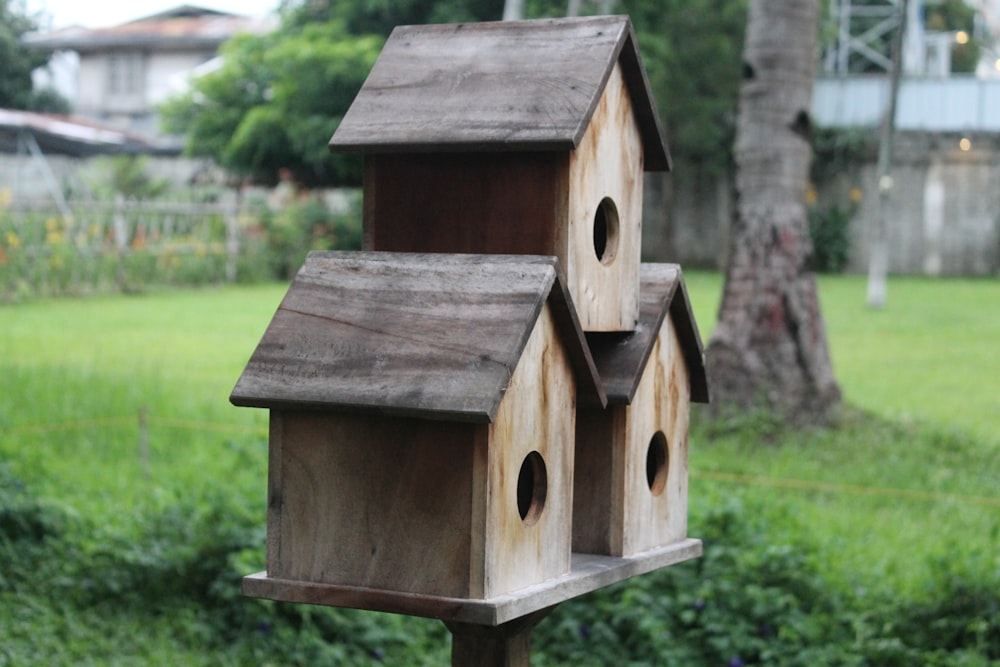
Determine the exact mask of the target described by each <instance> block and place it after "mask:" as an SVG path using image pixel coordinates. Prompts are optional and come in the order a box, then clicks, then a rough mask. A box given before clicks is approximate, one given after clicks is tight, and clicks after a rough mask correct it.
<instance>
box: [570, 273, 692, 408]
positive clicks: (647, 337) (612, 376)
mask: <svg viewBox="0 0 1000 667" xmlns="http://www.w3.org/2000/svg"><path fill="white" fill-rule="evenodd" d="M639 281H640V287H639V323H638V324H637V325H636V328H635V331H633V332H630V333H626V334H607V333H599V334H591V333H588V334H587V340H588V342H589V343H590V348H591V353H592V354H593V357H594V363H595V364H596V365H597V371H598V373H599V374H600V376H601V381H602V382H603V383H604V388H605V391H606V392H607V395H608V402H611V403H625V404H628V403H631V402H632V399H633V397H634V396H635V391H636V388H637V387H638V386H639V380H640V379H641V378H642V373H643V371H644V370H645V368H646V362H647V361H648V360H649V356H650V353H651V352H652V350H653V344H654V343H655V342H656V338H657V336H658V335H659V333H660V329H661V327H662V326H663V323H664V321H665V320H666V317H667V314H668V313H669V315H670V321H671V323H672V324H673V326H674V330H675V331H676V332H677V337H678V339H679V340H680V345H681V351H682V354H683V357H684V363H685V364H686V365H687V370H688V375H689V377H690V382H691V401H692V402H695V403H708V378H707V376H706V373H705V354H704V349H703V348H702V344H701V336H700V335H699V333H698V325H697V323H696V322H695V319H694V314H693V313H692V312H691V302H690V301H689V299H688V295H687V288H686V287H685V285H684V275H683V274H682V273H681V267H680V266H678V265H677V264H642V266H641V269H640V276H639Z"/></svg>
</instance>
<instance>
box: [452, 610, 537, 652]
mask: <svg viewBox="0 0 1000 667" xmlns="http://www.w3.org/2000/svg"><path fill="white" fill-rule="evenodd" d="M552 610H553V607H549V608H548V609H542V610H540V611H536V612H534V613H532V614H528V615H527V616H522V617H521V618H518V619H515V620H513V621H508V622H506V623H503V624H501V625H497V626H487V625H474V624H471V623H454V622H445V625H446V626H447V627H448V630H449V632H451V667H529V666H530V665H531V633H532V632H534V630H535V626H536V625H538V623H539V622H541V621H542V619H544V618H545V617H546V616H548V615H549V614H550V613H551V612H552Z"/></svg>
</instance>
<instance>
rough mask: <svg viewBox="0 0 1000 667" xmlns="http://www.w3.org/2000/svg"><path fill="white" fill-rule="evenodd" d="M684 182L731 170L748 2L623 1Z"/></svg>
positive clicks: (721, 0)
mask: <svg viewBox="0 0 1000 667" xmlns="http://www.w3.org/2000/svg"><path fill="white" fill-rule="evenodd" d="M620 10H621V11H622V12H625V13H629V14H630V15H631V17H632V20H633V22H634V23H635V27H636V33H637V35H638V38H639V43H640V45H641V49H642V55H643V63H644V64H645V66H646V69H647V72H648V75H649V81H650V85H651V86H652V88H653V94H654V96H655V98H656V103H657V107H658V110H659V112H660V114H661V116H662V117H663V118H664V126H665V128H666V132H667V139H668V142H669V145H670V150H671V153H672V155H673V157H674V159H675V161H677V162H678V165H677V166H676V167H675V171H676V173H677V175H678V177H680V178H684V174H686V173H691V172H692V171H694V172H701V173H709V174H713V173H714V174H717V173H722V172H724V171H725V170H727V169H728V168H729V165H730V162H731V156H732V144H733V138H734V135H735V119H736V103H737V99H738V96H739V76H740V61H741V53H742V50H743V37H744V32H745V26H746V12H747V9H746V2H745V0H696V1H691V0H669V1H667V2H662V1H661V2H648V1H644V0H642V1H638V2H636V1H633V0H623V2H622V3H621V6H620Z"/></svg>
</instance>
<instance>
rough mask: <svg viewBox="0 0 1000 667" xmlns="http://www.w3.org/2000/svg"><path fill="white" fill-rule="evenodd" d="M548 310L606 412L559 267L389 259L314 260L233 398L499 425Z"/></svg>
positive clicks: (584, 385) (581, 392)
mask: <svg viewBox="0 0 1000 667" xmlns="http://www.w3.org/2000/svg"><path fill="white" fill-rule="evenodd" d="M546 303H547V304H548V305H549V307H550V308H551V311H552V315H553V318H554V320H555V323H556V326H557V328H558V330H559V334H560V339H561V340H562V342H563V343H564V344H565V346H566V351H567V355H568V357H569V359H570V363H571V365H572V370H573V373H574V377H575V380H576V384H577V391H578V397H579V398H580V399H581V400H583V401H584V402H585V403H589V404H596V405H602V406H603V405H605V404H606V398H605V396H604V392H603V389H602V388H601V386H600V382H599V380H598V378H597V374H596V370H595V368H594V364H593V360H592V359H591V357H590V352H589V350H588V348H587V346H586V341H585V339H584V336H583V333H582V331H581V329H580V325H579V322H578V320H577V317H576V311H575V310H574V308H573V305H572V302H571V301H570V296H569V293H568V291H567V290H566V287H565V281H564V280H563V279H562V278H561V276H560V270H559V266H558V262H557V260H556V258H554V257H543V256H519V255H450V254H415V253H388V252H313V253H310V254H309V256H308V257H307V259H306V261H305V264H304V265H303V267H302V269H301V270H300V271H299V273H298V275H296V276H295V280H294V281H293V282H292V285H291V287H290V288H289V289H288V292H287V294H286V295H285V297H284V299H283V300H282V302H281V305H279V306H278V310H277V312H276V313H275V315H274V318H273V319H272V320H271V323H270V324H269V325H268V327H267V330H266V331H265V332H264V335H263V338H262V339H261V341H260V344H259V345H258V346H257V348H256V350H254V352H253V355H252V356H251V357H250V361H249V362H248V364H247V366H246V368H245V369H244V371H243V374H242V375H241V376H240V378H239V380H238V382H237V383H236V387H235V389H233V393H232V395H231V396H230V400H231V401H232V402H233V403H234V404H236V405H241V406H250V407H264V408H296V409H300V408H301V409H335V410H354V411H374V412H381V413H386V414H394V415H401V416H414V417H424V418H431V419H446V420H459V421H473V422H489V421H492V420H493V418H494V417H495V415H496V411H497V408H498V407H499V406H500V402H501V401H502V399H503V397H504V392H505V391H506V389H507V386H508V384H509V383H510V380H511V377H512V374H513V373H514V369H515V367H516V366H517V363H518V360H519V359H520V357H521V354H522V352H523V350H524V348H525V345H526V343H527V340H528V336H529V335H530V334H531V331H532V330H533V328H534V326H535V322H536V321H537V320H538V317H539V315H540V313H541V310H542V308H543V306H544V305H545V304H546Z"/></svg>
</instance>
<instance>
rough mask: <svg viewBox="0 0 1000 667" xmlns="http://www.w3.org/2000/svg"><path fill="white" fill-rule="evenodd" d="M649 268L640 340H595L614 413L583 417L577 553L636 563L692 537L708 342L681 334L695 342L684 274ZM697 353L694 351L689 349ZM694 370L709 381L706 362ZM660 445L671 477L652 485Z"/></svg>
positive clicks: (584, 412)
mask: <svg viewBox="0 0 1000 667" xmlns="http://www.w3.org/2000/svg"><path fill="white" fill-rule="evenodd" d="M642 268H643V271H642V275H643V291H642V310H641V315H640V324H639V326H638V328H637V330H636V332H635V333H633V334H631V335H628V336H624V337H622V336H618V337H614V338H611V337H608V336H593V335H589V336H588V339H589V340H591V342H592V343H594V345H593V347H592V350H593V353H594V355H595V363H597V365H598V370H599V371H600V372H601V373H602V379H603V380H604V381H605V383H606V386H607V390H608V394H609V405H608V407H607V409H605V410H593V409H589V408H586V407H581V408H580V409H579V411H578V416H577V452H576V462H575V473H574V475H575V481H574V485H575V486H574V502H573V524H574V527H573V549H574V551H583V552H589V553H598V554H604V555H613V556H623V555H626V556H627V555H629V554H632V553H637V552H641V551H644V550H647V549H650V548H654V547H658V546H662V545H665V544H669V543H671V542H676V541H679V540H683V539H684V538H685V537H686V533H687V480H688V442H689V440H688V438H689V436H688V428H689V423H690V403H691V400H692V388H693V387H694V386H695V383H694V382H693V381H692V378H691V376H692V373H691V372H690V370H689V369H690V367H691V362H690V361H689V358H690V356H691V355H693V354H695V353H696V354H697V355H698V359H699V360H700V355H701V347H700V341H698V340H694V341H693V342H692V340H690V339H686V340H684V339H682V337H681V334H680V331H681V330H682V329H683V330H685V331H687V333H688V335H690V333H691V331H692V328H693V323H692V322H691V321H689V319H690V311H689V307H686V306H685V303H686V298H685V297H684V296H683V295H684V292H685V288H684V286H683V279H682V276H681V272H680V267H677V266H676V265H667V264H648V265H643V267H642ZM675 303H681V308H677V307H676V306H674V304H675ZM668 314H669V317H668V316H667V315H668ZM694 332H695V335H696V330H694ZM690 346H694V351H691V350H690V349H686V348H688V347H690ZM694 368H695V372H700V373H704V368H703V366H702V365H700V363H699V364H697V365H695V367H694ZM701 386H704V381H703V380H702V384H701ZM654 437H656V438H660V439H661V440H660V442H661V443H662V445H663V447H664V453H665V459H666V461H665V467H664V469H663V471H662V472H661V475H662V478H657V480H658V481H656V482H655V483H654V484H651V483H650V481H649V479H648V473H647V456H648V453H649V450H650V446H651V443H652V441H653V439H654Z"/></svg>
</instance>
